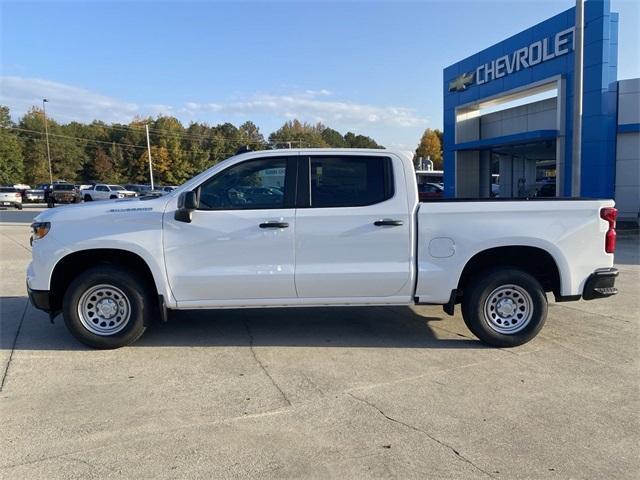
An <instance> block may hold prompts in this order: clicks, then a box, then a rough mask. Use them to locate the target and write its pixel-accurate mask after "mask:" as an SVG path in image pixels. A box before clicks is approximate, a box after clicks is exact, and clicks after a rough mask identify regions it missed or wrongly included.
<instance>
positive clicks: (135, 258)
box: [49, 248, 158, 312]
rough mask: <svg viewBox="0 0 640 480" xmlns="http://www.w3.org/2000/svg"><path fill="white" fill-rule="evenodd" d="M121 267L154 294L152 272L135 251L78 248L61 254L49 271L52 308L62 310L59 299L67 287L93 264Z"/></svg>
mask: <svg viewBox="0 0 640 480" xmlns="http://www.w3.org/2000/svg"><path fill="white" fill-rule="evenodd" d="M101 264H102V265H117V266H124V267H126V268H128V269H129V270H131V271H132V272H134V273H135V274H136V275H138V276H139V277H140V278H141V279H142V280H143V281H144V283H145V286H146V287H147V288H148V289H149V292H151V293H152V294H153V295H154V297H155V296H157V294H158V290H157V287H156V283H155V281H154V277H153V273H152V272H151V268H149V265H148V264H147V262H146V261H145V260H144V259H143V258H142V257H141V256H140V255H138V254H136V253H133V252H130V251H128V250H121V249H116V248H94V249H88V250H79V251H76V252H72V253H70V254H69V255H66V256H64V257H62V258H61V259H60V260H59V261H58V263H56V266H55V267H54V269H53V272H52V273H51V281H50V286H51V288H50V290H49V301H50V304H51V310H52V311H54V312H55V311H60V310H61V309H62V300H63V298H64V294H65V292H66V291H67V288H68V287H69V285H70V284H71V282H72V281H73V279H74V278H76V277H77V276H78V275H79V274H80V273H82V272H84V271H85V270H88V269H89V268H92V267H95V266H96V265H101Z"/></svg>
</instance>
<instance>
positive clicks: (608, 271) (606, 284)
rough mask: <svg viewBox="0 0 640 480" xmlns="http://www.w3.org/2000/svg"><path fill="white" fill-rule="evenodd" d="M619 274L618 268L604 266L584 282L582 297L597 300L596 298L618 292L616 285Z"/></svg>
mask: <svg viewBox="0 0 640 480" xmlns="http://www.w3.org/2000/svg"><path fill="white" fill-rule="evenodd" d="M617 276H618V269H617V268H603V269H601V270H596V271H595V272H593V273H592V274H591V275H589V278H588V279H587V282H586V283H585V284H584V291H583V292H582V298H583V299H584V300H595V299H596V298H606V297H610V296H612V295H615V294H616V293H618V289H617V288H616V287H615V286H614V285H615V283H616V277H617Z"/></svg>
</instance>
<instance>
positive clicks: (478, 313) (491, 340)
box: [462, 268, 547, 347]
mask: <svg viewBox="0 0 640 480" xmlns="http://www.w3.org/2000/svg"><path fill="white" fill-rule="evenodd" d="M471 282H472V283H471V284H470V286H469V287H468V288H465V291H464V296H463V299H462V316H463V317H464V322H465V323H466V324H467V327H469V330H471V332H472V333H473V334H474V335H475V336H476V337H478V338H479V339H480V340H482V341H483V342H485V343H488V344H489V345H493V346H495V347H516V346H518V345H522V344H523V343H527V342H528V341H529V340H531V339H532V338H534V337H535V336H536V335H537V334H538V332H539V331H540V329H541V328H542V326H543V325H544V322H545V321H546V319H547V297H546V296H545V293H544V289H543V288H542V286H541V285H540V282H538V280H536V279H535V278H534V277H533V276H531V275H530V274H529V273H527V272H524V271H522V270H518V269H515V268H496V269H493V270H488V271H485V272H484V273H482V274H480V275H479V276H478V277H475V278H474V279H473V280H471Z"/></svg>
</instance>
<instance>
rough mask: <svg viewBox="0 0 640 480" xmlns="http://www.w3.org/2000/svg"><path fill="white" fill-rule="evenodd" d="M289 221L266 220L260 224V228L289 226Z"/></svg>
mask: <svg viewBox="0 0 640 480" xmlns="http://www.w3.org/2000/svg"><path fill="white" fill-rule="evenodd" d="M288 226H289V224H288V223H287V222H265V223H261V224H260V228H287V227H288Z"/></svg>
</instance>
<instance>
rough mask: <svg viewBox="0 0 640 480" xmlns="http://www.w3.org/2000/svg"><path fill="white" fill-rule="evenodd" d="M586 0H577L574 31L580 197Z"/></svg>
mask: <svg viewBox="0 0 640 480" xmlns="http://www.w3.org/2000/svg"><path fill="white" fill-rule="evenodd" d="M583 33H584V0H576V28H575V30H574V33H573V40H574V49H573V54H574V57H575V62H574V67H573V138H572V152H573V155H572V159H571V196H572V197H579V196H580V193H581V192H580V188H581V176H582V80H583V78H582V77H583V72H582V62H583V56H584V36H583Z"/></svg>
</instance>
